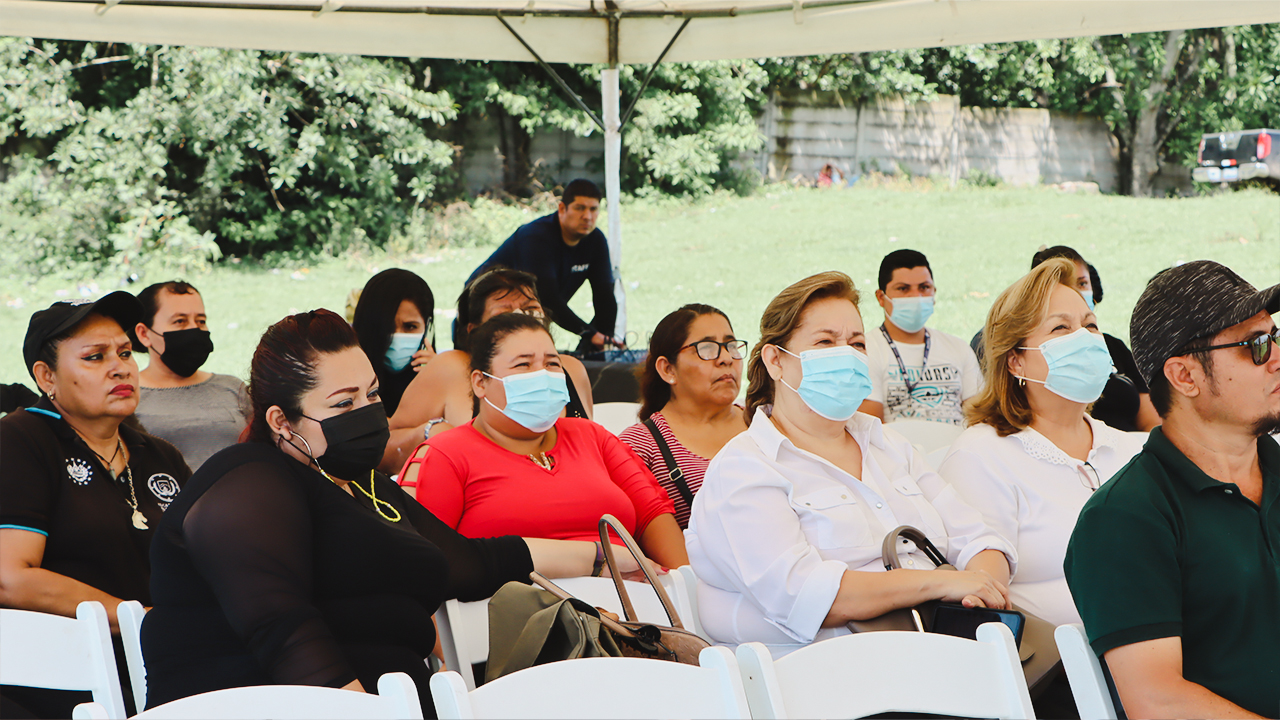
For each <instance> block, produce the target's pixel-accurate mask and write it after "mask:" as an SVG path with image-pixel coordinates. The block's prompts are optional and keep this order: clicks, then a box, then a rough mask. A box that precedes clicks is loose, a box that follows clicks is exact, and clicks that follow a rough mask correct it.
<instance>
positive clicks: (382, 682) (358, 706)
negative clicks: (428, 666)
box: [75, 673, 422, 720]
mask: <svg viewBox="0 0 1280 720" xmlns="http://www.w3.org/2000/svg"><path fill="white" fill-rule="evenodd" d="M75 717H76V718H85V719H86V720H92V719H93V718H95V717H97V716H96V715H95V714H94V709H93V708H90V707H86V705H78V706H76V714H75ZM205 718H222V719H223V720H266V719H267V718H270V719H271V720H307V719H308V718H316V720H342V719H343V718H353V719H359V720H422V703H421V702H420V701H419V700H418V689H417V687H416V686H415V685H414V684H413V680H412V679H411V678H410V677H409V676H408V675H406V674H404V673H387V674H386V675H383V676H382V677H381V678H378V694H377V695H374V694H371V693H357V692H351V691H350V690H339V689H336V688H327V687H315V686H311V685H258V686H255V687H241V688H231V689H229V690H215V691H214V692H207V693H201V694H200V695H192V696H191V697H186V698H183V699H181V700H174V701H173V702H168V703H165V704H163V705H160V706H158V707H154V708H151V709H150V710H147V711H146V712H143V713H139V714H138V715H135V716H134V717H133V720H204V719H205Z"/></svg>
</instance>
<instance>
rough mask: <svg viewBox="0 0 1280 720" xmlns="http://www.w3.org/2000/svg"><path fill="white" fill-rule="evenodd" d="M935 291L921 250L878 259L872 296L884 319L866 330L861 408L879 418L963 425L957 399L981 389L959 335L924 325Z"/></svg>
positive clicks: (972, 359) (970, 353) (972, 358)
mask: <svg viewBox="0 0 1280 720" xmlns="http://www.w3.org/2000/svg"><path fill="white" fill-rule="evenodd" d="M936 293H937V288H936V287H934V284H933V271H932V270H931V269H930V268H929V260H928V259H927V258H925V256H924V254H923V253H920V252H916V251H915V250H895V251H893V252H891V253H889V254H888V255H886V256H885V258H884V260H882V261H881V262H880V289H878V290H876V302H878V303H880V307H881V308H883V309H884V316H885V320H884V324H882V325H881V326H880V328H879V329H878V330H870V329H868V330H867V358H868V360H869V365H870V369H871V395H870V396H868V398H867V399H866V400H865V401H864V402H863V403H862V407H860V408H859V410H861V411H862V412H864V413H867V414H868V415H875V416H876V417H878V418H880V419H881V420H883V421H884V422H893V421H894V420H911V419H914V420H931V421H934V422H943V423H951V424H953V425H964V410H963V408H962V407H961V405H962V403H963V402H964V401H965V400H968V399H969V398H970V397H972V396H974V395H976V394H978V391H979V390H980V389H982V370H981V369H980V368H979V367H978V358H977V357H975V356H974V354H973V350H971V349H969V345H968V344H967V343H965V341H964V340H961V339H960V338H958V337H956V336H955V335H951V334H949V333H944V332H941V331H939V330H933V329H929V328H926V327H925V323H927V322H929V317H930V316H931V315H933V302H934V296H935V295H936Z"/></svg>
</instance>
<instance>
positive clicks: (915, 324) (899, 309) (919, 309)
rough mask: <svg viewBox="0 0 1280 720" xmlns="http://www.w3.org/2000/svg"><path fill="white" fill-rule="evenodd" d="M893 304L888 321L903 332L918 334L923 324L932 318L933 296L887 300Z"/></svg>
mask: <svg viewBox="0 0 1280 720" xmlns="http://www.w3.org/2000/svg"><path fill="white" fill-rule="evenodd" d="M889 302H891V303H893V312H891V313H889V320H890V321H891V322H892V323H893V324H894V325H897V326H898V327H900V328H902V330H903V332H909V333H914V332H920V331H921V330H923V329H924V325H925V323H927V322H929V318H930V317H932V316H933V296H932V295H927V296H919V297H898V298H889Z"/></svg>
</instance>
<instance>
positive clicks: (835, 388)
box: [775, 345, 871, 422]
mask: <svg viewBox="0 0 1280 720" xmlns="http://www.w3.org/2000/svg"><path fill="white" fill-rule="evenodd" d="M775 347H777V348H778V349H779V350H781V351H782V352H784V353H786V354H788V355H790V356H792V357H797V358H800V371H801V372H802V373H804V376H803V377H802V378H801V379H800V387H799V388H793V387H791V385H789V384H787V381H786V380H780V382H781V383H782V384H783V385H786V386H787V387H788V388H791V389H792V390H793V391H795V393H796V394H797V395H799V396H800V399H801V400H803V401H804V404H805V405H808V406H809V409H810V410H812V411H814V412H815V413H817V414H819V415H821V416H822V417H824V418H826V419H828V420H835V421H837V422H844V421H845V420H848V419H849V418H851V417H853V414H854V413H856V412H858V408H859V407H860V406H861V405H862V401H863V400H866V399H867V396H868V395H870V394H871V371H870V370H869V369H868V367H867V356H866V355H863V354H862V353H860V352H858V351H857V350H854V349H853V348H852V347H850V346H848V345H841V346H839V347H832V348H820V349H817V350H805V351H804V352H802V353H800V354H799V355H796V354H795V353H793V352H791V351H790V350H788V349H786V348H784V347H782V346H780V345H777V346H775Z"/></svg>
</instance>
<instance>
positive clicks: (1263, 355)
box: [1183, 328, 1280, 365]
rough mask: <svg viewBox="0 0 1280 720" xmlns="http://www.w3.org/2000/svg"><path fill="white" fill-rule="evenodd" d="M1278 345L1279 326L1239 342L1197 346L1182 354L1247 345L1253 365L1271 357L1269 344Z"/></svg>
mask: <svg viewBox="0 0 1280 720" xmlns="http://www.w3.org/2000/svg"><path fill="white" fill-rule="evenodd" d="M1273 343H1274V344H1276V345H1280V328H1272V329H1271V332H1269V333H1266V334H1264V335H1259V336H1257V337H1255V338H1249V339H1248V340H1242V341H1240V342H1235V343H1229V344H1227V345H1210V346H1209V347H1207V348H1197V349H1195V350H1191V351H1189V352H1185V353H1183V355H1190V354H1192V353H1198V352H1208V351H1209V350H1226V349H1227V348H1236V347H1248V348H1249V357H1250V359H1252V360H1253V364H1254V365H1263V364H1265V363H1266V362H1267V361H1268V360H1270V359H1271V345H1272V344H1273Z"/></svg>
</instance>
